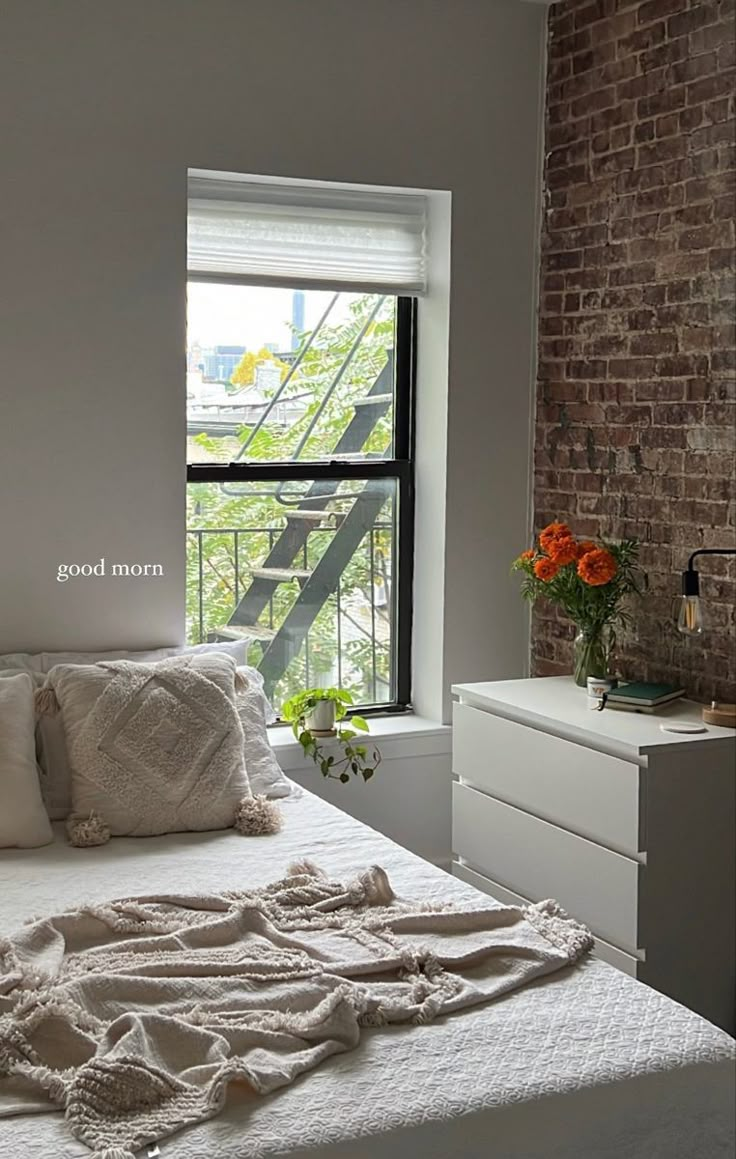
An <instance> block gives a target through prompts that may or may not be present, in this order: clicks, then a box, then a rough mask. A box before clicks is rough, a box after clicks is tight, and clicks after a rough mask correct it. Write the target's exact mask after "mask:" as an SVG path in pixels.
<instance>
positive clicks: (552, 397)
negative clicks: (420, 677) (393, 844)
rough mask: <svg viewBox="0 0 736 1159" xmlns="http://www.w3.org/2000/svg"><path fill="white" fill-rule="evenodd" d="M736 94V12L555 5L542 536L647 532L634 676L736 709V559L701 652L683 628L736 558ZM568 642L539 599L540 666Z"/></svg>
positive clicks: (582, 0)
mask: <svg viewBox="0 0 736 1159" xmlns="http://www.w3.org/2000/svg"><path fill="white" fill-rule="evenodd" d="M735 83H736V82H735V75H734V2H733V0H707V2H701V0H646V2H644V3H632V2H627V0H594V2H593V3H591V2H590V0H561V2H560V3H558V4H556V5H554V6H553V7H552V8H551V9H550V14H549V65H548V79H547V108H546V163H545V203H544V204H545V210H544V225H543V238H542V269H541V282H540V293H541V297H540V319H539V334H540V337H539V373H538V384H537V420H536V422H537V425H536V449H535V526H536V528H537V530H538V529H539V528H540V527H542V526H544V524H545V523H547V522H549V521H550V520H551V519H553V518H562V519H564V520H566V521H568V522H570V523H571V524H572V526H573V528H574V530H575V531H577V532H578V533H580V534H582V535H586V536H594V535H602V536H607V537H611V538H620V537H624V536H636V537H637V538H639V539H640V540H641V542H642V561H643V564H644V566H645V568H646V570H647V572H648V575H649V582H650V592H649V594H648V595H647V596H646V597H645V599H644V600H643V601H642V603H641V604H640V606H639V608H638V609H637V610H636V618H637V630H636V632H634V633H630V634H629V636H628V637H627V638H626V640H625V642H624V644H623V646H622V648H621V649H620V652H619V657H618V667H619V670H620V671H621V672H622V673H623V674H624V675H626V676H629V677H640V678H645V679H652V680H656V679H672V680H681V681H683V682H684V683H685V685H686V686H687V688H688V690H689V691H690V693H691V694H692V695H694V696H695V697H696V698H697V699H700V700H706V699H710V697H711V696H714V695H715V696H718V697H720V698H721V699H728V700H731V701H734V700H736V612H735V611H734V600H735V598H736V567H734V565H733V563H732V562H727V561H726V560H721V559H712V560H710V561H706V562H704V563H703V564H702V569H701V574H702V577H703V578H702V580H701V594H702V596H703V608H704V611H705V612H706V614H707V624H708V627H707V630H706V632H705V633H704V635H703V636H702V637H700V639H698V640H695V641H691V640H687V639H686V638H684V637H682V636H680V635H679V634H678V633H677V632H676V630H675V627H674V622H673V614H674V611H675V610H676V598H677V596H678V595H679V591H680V575H679V573H680V572H681V570H682V569H683V568H684V566H685V564H686V562H687V556H688V554H689V552H691V551H693V550H695V549H696V548H697V547H718V546H728V547H736V536H735V532H734V522H735V512H736V502H735V494H736V488H735V486H734V462H735V460H734V448H735V445H736V440H735V438H734V434H735V427H734V421H735V416H734V398H735V392H734V378H735V377H736V375H735V361H734V308H735V302H734V191H735V188H736V185H735V182H734V102H735V97H734V85H735ZM706 577H707V578H706ZM570 640H571V630H570V626H569V624H568V623H567V622H566V621H564V620H562V619H560V618H558V617H556V616H555V615H554V612H553V611H552V610H550V609H549V608H542V607H541V605H538V606H537V608H536V609H535V614H534V629H533V646H532V653H533V659H532V663H533V671H535V672H536V673H537V674H539V675H551V674H557V673H563V672H569V671H571V645H570Z"/></svg>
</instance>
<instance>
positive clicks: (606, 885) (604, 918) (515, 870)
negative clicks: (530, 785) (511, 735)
mask: <svg viewBox="0 0 736 1159" xmlns="http://www.w3.org/2000/svg"><path fill="white" fill-rule="evenodd" d="M452 803H453V808H452V847H453V851H454V853H455V854H456V855H457V856H459V857H461V858H464V859H466V860H467V861H470V862H472V863H473V864H474V865H476V866H478V868H479V870H482V871H483V873H484V874H487V875H488V876H489V877H490V878H492V880H493V881H498V882H500V883H501V884H502V885H505V886H506V888H507V889H508V890H511V891H513V892H514V893H517V894H520V895H521V896H522V897H529V898H533V899H535V900H537V899H541V898H546V897H551V898H554V899H555V900H556V901H558V902H559V903H560V905H562V906H563V907H564V908H565V909H566V910H568V912H569V913H570V914H571V915H572V916H573V917H576V918H578V920H579V921H582V922H585V924H586V925H588V926H590V928H591V930H592V931H593V933H594V934H598V935H599V936H600V937H601V938H604V939H605V940H606V941H610V942H613V943H614V944H615V945H617V946H620V947H621V948H622V949H624V950H626V951H628V952H632V951H636V950H637V949H638V948H639V945H638V898H639V875H640V872H641V869H642V867H641V866H640V865H639V863H638V862H636V861H634V860H632V859H631V858H629V857H624V856H622V855H621V854H620V853H614V852H612V851H611V850H610V849H603V848H602V847H601V846H600V845H594V844H593V843H592V842H591V841H587V840H585V838H583V837H578V836H576V835H575V834H574V833H568V832H567V831H566V830H564V829H560V828H558V827H557V826H556V825H551V824H550V823H549V822H547V821H542V820H540V819H539V818H538V817H532V816H530V815H529V814H528V813H524V812H522V811H521V810H520V809H516V808H514V807H513V806H511V805H506V804H504V802H502V801H497V800H494V799H493V798H492V797H488V796H486V795H485V794H484V793H480V792H478V791H477V790H476V789H473V788H470V787H469V786H467V785H462V784H455V785H453V802H452ZM499 900H500V899H499Z"/></svg>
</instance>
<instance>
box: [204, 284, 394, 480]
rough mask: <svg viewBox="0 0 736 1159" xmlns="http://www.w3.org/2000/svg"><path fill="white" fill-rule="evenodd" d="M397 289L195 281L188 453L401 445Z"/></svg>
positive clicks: (302, 454) (349, 454)
mask: <svg viewBox="0 0 736 1159" xmlns="http://www.w3.org/2000/svg"><path fill="white" fill-rule="evenodd" d="M395 326H396V298H394V297H385V296H383V295H380V294H348V293H340V294H333V293H330V292H326V291H322V290H283V289H274V288H267V289H263V288H260V287H254V286H233V285H222V284H218V283H208V282H190V283H189V287H188V339H187V461H188V462H190V463H207V462H218V463H223V462H224V463H227V462H230V461H231V460H236V459H239V460H242V461H244V462H247V461H250V460H256V461H259V462H268V461H270V462H274V461H279V460H287V459H293V460H316V459H325V458H327V459H333V458H336V457H337V458H340V457H343V456H344V457H346V458H350V459H355V458H363V457H369V458H391V457H392V456H393V411H394V408H393V398H394V359H393V350H394V346H395Z"/></svg>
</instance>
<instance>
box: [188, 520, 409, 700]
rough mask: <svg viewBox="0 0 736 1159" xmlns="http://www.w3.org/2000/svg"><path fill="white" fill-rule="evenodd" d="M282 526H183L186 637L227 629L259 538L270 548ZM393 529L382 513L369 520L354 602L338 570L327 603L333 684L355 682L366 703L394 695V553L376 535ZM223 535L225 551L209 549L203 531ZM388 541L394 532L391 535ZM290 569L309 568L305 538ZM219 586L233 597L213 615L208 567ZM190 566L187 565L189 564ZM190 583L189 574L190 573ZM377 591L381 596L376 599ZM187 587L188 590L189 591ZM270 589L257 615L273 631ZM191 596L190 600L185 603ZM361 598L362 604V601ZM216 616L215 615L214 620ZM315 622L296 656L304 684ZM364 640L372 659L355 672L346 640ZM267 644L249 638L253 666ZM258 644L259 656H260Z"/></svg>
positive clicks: (196, 639) (311, 668)
mask: <svg viewBox="0 0 736 1159" xmlns="http://www.w3.org/2000/svg"><path fill="white" fill-rule="evenodd" d="M282 530H283V528H282V527H218V528H189V529H187V556H188V560H189V562H190V563H191V556H190V552H193V553H194V560H195V562H196V567H195V569H194V571H195V575H196V599H195V601H194V604H195V607H196V612H195V614H194V615H192V614H191V612H190V613H189V614H188V617H187V618H188V625H187V627H188V633H187V634H188V637H189V639H190V642H191V643H203V642H205V641H206V640H208V639H216V638H217V636H218V630H219V631H221V632H222V633H223V635H224V634H225V631H226V629H227V626H228V620H229V618H230V616H231V614H232V612H233V611H234V609H235V608H236V607H237V606H238V603H239V601H240V597H241V594H242V592H243V591H244V590H245V589H246V588H247V586H248V584H249V582H250V579H251V576H250V568H251V567H257V566H258V565H259V561H260V558H261V555H262V552H263V547H264V544H265V543H267V544H268V551H269V552H270V550H271V549H272V547H273V545H274V542H275V541H276V539H277V537H278V536H279V535H280V534H281V532H282ZM337 531H338V527H329V526H325V527H320V528H319V535H320V536H323V535H329V536H334V535H335V534H337ZM386 531H388V532H390V533H391V535H392V537H393V536H394V534H395V528H394V526H393V523H392V521H391V520H380V521H377V522H376V523H374V524H373V525H372V527H371V528H370V529H369V530H368V532H367V533H366V535H365V538H364V539H363V541H362V543H361V545H360V547H359V549H358V552H356V553H355V555H353V557H352V559H353V560H354V559H356V557H358V558H359V555H360V554H363V556H364V561H365V566H366V584H365V588H361V589H360V595H362V597H363V599H362V601H361V600H360V596H358V598H357V601H356V592H357V589H353V590H352V591H347V592H346V590H345V585H344V582H343V575H340V576H339V578H338V581H337V587H336V589H335V592H334V595H333V596H332V597H331V599H330V600H329V601H328V602H327V604H326V605H325V607H327V608H330V610H331V611H332V612H333V613H334V629H335V630H334V639H333V650H332V661H333V676H332V681H333V682H334V680H336V682H337V684H338V686H341V687H342V686H344V682H346V684H347V686H348V687H352V688H355V687H356V685H359V686H360V687H361V688H362V691H363V695H362V696H361V699H362V700H364V701H365V703H368V704H380V703H381V702H384V701H385V702H388V701H390V700H391V699H392V683H393V668H394V656H393V651H394V649H393V610H392V609H393V603H392V561H391V554H392V552H388V553H386V552H385V551H384V549H383V547H382V546H381V544H380V541H379V538H378V537H379V536H380V535H381V533H383V532H386ZM222 536H227V537H229V538H230V541H231V544H230V545H228V547H227V548H225V550H224V551H223V550H222V548H220V549H219V550H218V552H217V554H216V556H215V555H214V553H210V552H208V550H207V546H206V541H207V539H208V538H210V539H211V538H213V537H218V538H220V539H221V538H222ZM254 536H260V537H262V540H261V543H260V544H259V548H258V550H257V551H255V550H254V551H249V548H248V543H249V541H250V543H251V544H252V543H253V537H254ZM392 548H393V538H392ZM293 566H294V567H295V568H297V569H298V568H305V569H308V568H309V566H310V545H309V541H307V542H305V544H304V546H303V548H302V549H301V550H300V554H299V556H298V557H297V558H296V559H295V560H294V563H293ZM208 571H209V573H211V577H212V579H213V580H214V582H215V583H216V584H218V585H219V586H221V587H222V586H225V587H226V588H229V590H230V592H231V593H232V601H228V604H227V606H226V607H224V608H223V607H222V604H220V607H219V609H218V615H217V616H216V617H213V616H212V615H211V614H208V610H207V591H206V588H207V584H206V582H205V581H206V576H207V573H208ZM188 572H189V569H188ZM187 582H188V584H189V585H190V586H191V580H189V579H188V581H187ZM379 593H380V599H379ZM190 594H191V593H188V595H190ZM275 595H276V593H275V592H274V594H273V595H272V596H271V598H270V600H269V602H268V607H267V612H266V616H265V617H264V618H263V619H262V621H261V622H262V624H263V627H264V628H268V629H269V630H271V631H274V632H276V633H277V632H278V630H279V628H280V626H281V624H280V622H278V620H279V619H280V620H281V621H283V619H284V618H285V614H286V613H285V611H284V610H283V608H282V614H281V616H280V617H279V613H278V610H277V609H276V607H275V600H274V596H275ZM189 602H190V601H189V600H188V601H187V603H188V604H189ZM361 605H362V606H361ZM215 621H219V622H215ZM317 626H319V627H322V628H323V625H320V622H319V617H318V619H317V621H316V622H315V626H314V627H313V628H312V629H310V631H309V632H308V633H307V636H306V639H305V641H304V646H303V648H302V649H301V651H300V653H299V655H298V657H296V658H295V659H298V660H300V661H301V662H303V665H304V673H303V685H304V687H307V688H308V687H310V683H311V681H312V679H313V678H314V672H315V664H314V662H313V649H314V645H315V636H316V635H317V632H316V631H315V628H317ZM356 641H362V642H365V643H367V645H368V654H369V663H368V664H367V665H365V664H364V665H362V670H361V672H360V673H358V672H357V671H356V666H355V664H353V663H352V662H351V659H350V651H349V647H347V645H349V644H350V643H351V642H356ZM267 647H268V641H265V640H264V641H263V642H262V643H261V642H259V641H258V640H257V639H255V638H254V639H253V640H252V642H251V643H250V644H249V647H248V660H249V663H251V664H252V665H253V666H254V667H255V668H258V666H259V661H260V659H261V657H262V655H263V652H264V651H265V650H266V648H267ZM259 649H260V655H259Z"/></svg>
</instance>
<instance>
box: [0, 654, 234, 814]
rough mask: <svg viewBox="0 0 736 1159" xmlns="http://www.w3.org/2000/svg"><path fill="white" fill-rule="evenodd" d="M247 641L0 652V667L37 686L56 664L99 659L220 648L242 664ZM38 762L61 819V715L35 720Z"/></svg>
mask: <svg viewBox="0 0 736 1159" xmlns="http://www.w3.org/2000/svg"><path fill="white" fill-rule="evenodd" d="M247 650H248V644H247V641H245V640H235V641H233V642H229V641H228V642H227V643H222V644H191V645H184V646H182V647H170V648H155V649H152V650H150V651H147V652H125V651H117V652H36V653H29V652H11V653H9V654H8V655H6V656H0V669H2V668H9V669H22V670H23V671H25V672H28V673H30V675H31V677H32V678H33V680H34V682H35V684H36V686H37V687H39V688H40V686H41V685H42V684H43V682H44V679H45V676H46V674H47V673H48V672H50V671H51V669H52V668H55V667H56V665H57V664H99V663H101V662H102V661H103V660H132V661H133V662H134V663H137V664H150V663H156V662H158V661H159V660H167V659H169V658H170V657H173V656H183V655H189V654H192V653H194V654H195V655H198V654H200V653H207V652H223V653H224V654H225V655H226V656H231V657H232V659H233V660H234V661H235V663H236V664H245V660H246V655H247ZM38 763H39V768H40V773H41V794H42V796H43V801H44V804H45V806H46V812H47V813H48V815H49V817H50V818H51V820H52V821H63V820H64V818H65V817H66V816H67V815H68V814H69V812H70V810H71V807H72V792H71V771H70V768H69V757H68V754H67V749H66V740H65V738H64V729H63V727H62V723H61V718H60V717H58V716H42V717H41V718H40V720H39V722H38Z"/></svg>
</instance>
